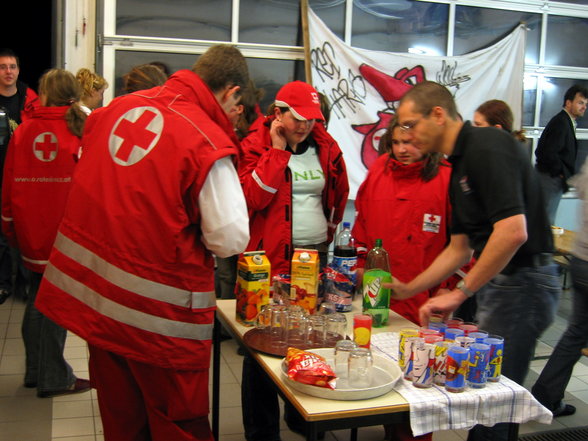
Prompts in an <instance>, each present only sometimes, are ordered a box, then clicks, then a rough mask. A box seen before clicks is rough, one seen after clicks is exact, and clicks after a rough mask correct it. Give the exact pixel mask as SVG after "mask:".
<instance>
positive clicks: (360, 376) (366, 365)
mask: <svg viewBox="0 0 588 441" xmlns="http://www.w3.org/2000/svg"><path fill="white" fill-rule="evenodd" d="M373 365H374V359H373V357H372V351H370V350H369V349H368V348H357V349H354V350H353V351H351V353H350V354H349V362H348V371H347V378H348V381H349V386H350V387H351V388H353V389H364V388H366V387H370V386H371V384H372V368H373Z"/></svg>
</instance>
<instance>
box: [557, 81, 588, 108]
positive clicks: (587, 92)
mask: <svg viewBox="0 0 588 441" xmlns="http://www.w3.org/2000/svg"><path fill="white" fill-rule="evenodd" d="M577 94H580V96H583V97H584V98H588V89H586V88H585V87H584V86H581V85H580V84H574V85H573V86H572V87H570V88H569V89H568V90H566V94H565V95H564V99H563V105H564V106H565V105H566V101H574V98H576V95H577Z"/></svg>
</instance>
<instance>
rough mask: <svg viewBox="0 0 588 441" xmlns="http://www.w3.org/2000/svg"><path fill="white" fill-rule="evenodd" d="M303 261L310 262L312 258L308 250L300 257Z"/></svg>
mask: <svg viewBox="0 0 588 441" xmlns="http://www.w3.org/2000/svg"><path fill="white" fill-rule="evenodd" d="M299 259H300V261H301V262H308V261H309V260H310V254H308V253H307V252H306V251H304V252H302V253H300V257H299Z"/></svg>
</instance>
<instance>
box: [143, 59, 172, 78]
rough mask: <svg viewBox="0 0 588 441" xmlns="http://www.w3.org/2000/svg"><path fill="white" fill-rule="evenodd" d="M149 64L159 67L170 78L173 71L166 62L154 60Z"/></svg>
mask: <svg viewBox="0 0 588 441" xmlns="http://www.w3.org/2000/svg"><path fill="white" fill-rule="evenodd" d="M149 64H152V65H153V66H157V67H159V68H160V69H161V70H162V71H163V73H164V74H165V76H166V77H168V78H169V76H170V75H171V73H172V72H171V69H170V68H169V66H168V65H167V64H166V63H164V62H163V61H152V62H151V63H149Z"/></svg>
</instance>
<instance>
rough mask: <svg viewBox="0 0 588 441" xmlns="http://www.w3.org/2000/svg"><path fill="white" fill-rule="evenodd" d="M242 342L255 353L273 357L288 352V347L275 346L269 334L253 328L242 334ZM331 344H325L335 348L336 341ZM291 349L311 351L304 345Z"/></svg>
mask: <svg viewBox="0 0 588 441" xmlns="http://www.w3.org/2000/svg"><path fill="white" fill-rule="evenodd" d="M243 341H244V342H245V343H246V344H247V346H249V347H250V348H251V349H255V350H256V351H259V352H263V353H264V354H267V355H273V356H276V357H285V356H286V353H287V352H288V346H286V345H281V346H277V345H276V344H275V343H274V342H272V339H271V338H270V336H269V334H268V333H267V332H266V331H263V330H261V329H258V328H253V329H250V330H249V331H247V332H246V333H245V334H243ZM330 343H331V344H329V342H327V346H328V347H333V348H334V347H335V344H336V343H337V341H336V340H335V341H331V342H330ZM289 346H291V347H294V348H297V349H303V350H307V349H311V348H312V346H309V345H306V344H294V345H289Z"/></svg>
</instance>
